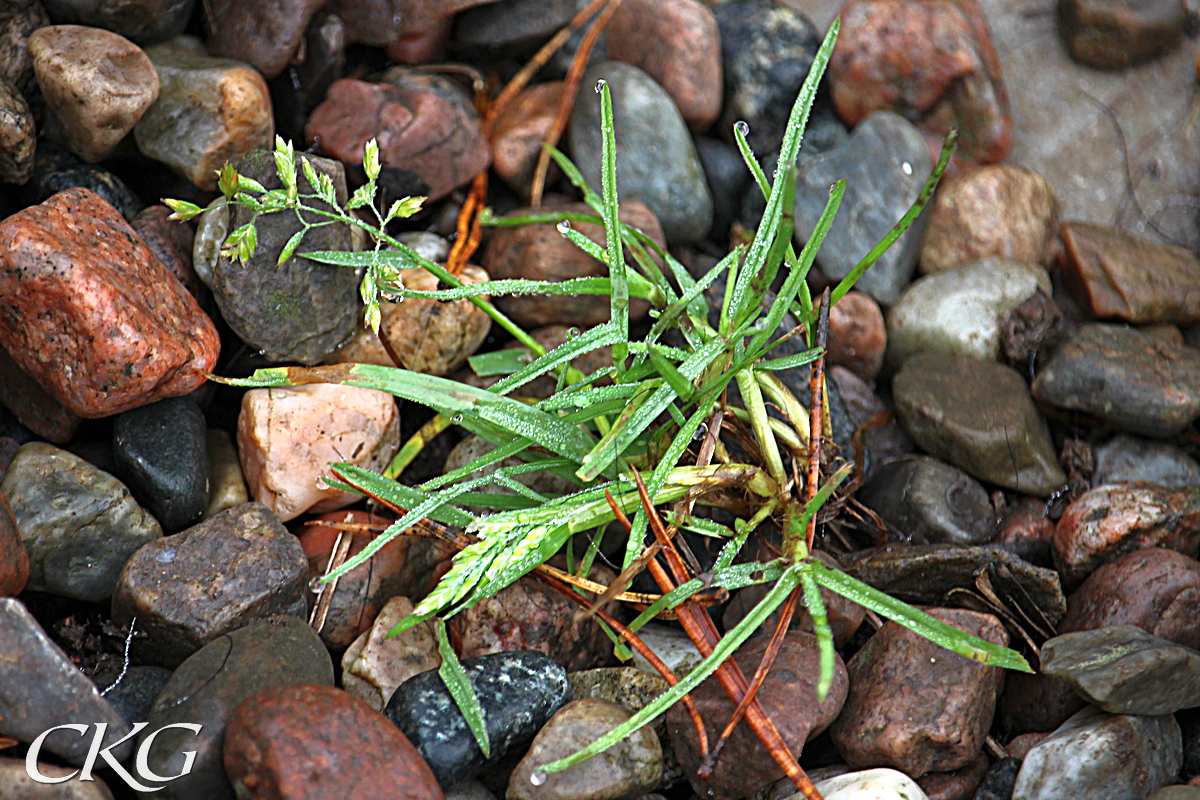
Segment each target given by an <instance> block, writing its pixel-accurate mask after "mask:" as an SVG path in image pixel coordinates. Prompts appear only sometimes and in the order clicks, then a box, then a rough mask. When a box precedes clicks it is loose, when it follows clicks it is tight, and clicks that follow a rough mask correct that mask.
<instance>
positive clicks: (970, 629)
mask: <svg viewBox="0 0 1200 800" xmlns="http://www.w3.org/2000/svg"><path fill="white" fill-rule="evenodd" d="M925 610H926V611H928V612H929V613H930V614H932V615H933V616H934V617H936V618H937V619H940V620H941V621H942V622H945V623H947V624H949V625H953V626H954V627H956V628H958V629H960V630H963V631H966V632H967V633H970V634H973V635H975V636H979V637H980V638H982V639H986V640H987V641H990V642H994V643H995V644H999V645H1007V644H1008V633H1007V632H1006V631H1005V630H1004V626H1003V625H1002V624H1001V623H1000V620H998V619H996V618H995V617H993V616H992V615H991V614H980V613H977V612H974V611H966V610H964V609H958V608H929V609H925ZM847 670H848V671H849V673H850V694H849V696H848V697H847V698H846V707H845V708H844V709H843V710H842V713H841V715H840V716H839V717H838V719H837V721H836V722H834V723H833V726H832V727H831V728H830V733H832V734H833V742H834V744H835V745H836V746H837V748H838V752H840V753H841V754H842V757H843V758H844V759H845V760H846V763H847V764H849V765H850V766H852V767H855V768H856V769H865V768H868V767H895V768H896V769H899V770H901V771H903V772H905V773H907V774H908V775H914V776H917V777H920V776H921V775H924V774H925V773H927V772H931V771H937V772H948V771H951V770H956V769H960V768H962V767H965V766H966V765H967V764H969V763H971V761H972V760H973V759H974V758H975V757H976V756H978V755H979V752H980V750H981V748H982V747H983V740H984V738H985V737H986V736H987V733H988V729H989V728H990V727H991V724H992V715H993V714H994V712H995V710H996V698H997V697H998V696H999V694H1000V687H1001V686H1002V685H1003V681H1004V673H1003V671H1002V670H1001V669H999V668H998V667H987V666H984V665H982V664H979V663H977V662H975V661H971V660H970V659H968V658H965V657H964V656H960V655H958V654H957V653H951V652H950V651H948V650H944V649H943V648H941V647H939V646H938V645H936V644H934V643H933V642H931V641H929V640H928V639H925V638H924V637H922V636H919V635H917V634H915V633H913V632H912V631H910V630H908V629H907V628H904V627H903V626H901V625H900V624H899V623H896V622H888V623H887V624H886V625H884V626H883V627H882V628H880V629H879V631H878V632H876V634H875V635H874V636H872V637H871V638H870V640H868V641H867V644H866V645H864V646H863V648H862V649H861V650H859V651H858V653H857V654H856V655H855V656H854V658H852V659H850V663H849V664H848V665H847Z"/></svg>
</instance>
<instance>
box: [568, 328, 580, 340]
mask: <svg viewBox="0 0 1200 800" xmlns="http://www.w3.org/2000/svg"><path fill="white" fill-rule="evenodd" d="M578 335H579V328H567V338H568V339H574V338H575V337H576V336H578Z"/></svg>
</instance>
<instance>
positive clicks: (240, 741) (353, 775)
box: [224, 684, 443, 800]
mask: <svg viewBox="0 0 1200 800" xmlns="http://www.w3.org/2000/svg"><path fill="white" fill-rule="evenodd" d="M224 761H225V771H226V773H227V774H228V775H229V781H230V783H232V784H233V787H234V792H235V793H236V794H237V795H238V796H239V797H242V796H246V797H250V796H253V797H257V798H262V800H335V798H336V799H337V800H341V798H348V797H363V798H367V797H370V798H372V800H376V799H377V800H441V798H442V796H443V795H442V790H441V788H440V787H439V786H438V784H437V780H436V779H434V777H433V773H432V772H430V771H429V766H428V765H427V764H426V763H425V759H423V758H421V754H420V753H418V752H417V748H415V747H413V746H412V743H411V742H409V741H408V739H407V738H405V736H404V734H403V733H401V732H400V729H399V728H397V727H396V726H395V725H393V724H392V723H390V722H388V720H387V719H386V718H384V716H383V715H382V714H380V713H379V712H378V711H375V710H374V709H372V708H370V707H369V706H367V705H366V704H365V703H363V702H362V701H361V700H358V699H357V698H354V697H351V696H350V695H348V694H346V693H345V692H343V691H342V690H340V689H335V688H333V687H332V686H311V685H304V684H299V685H292V686H279V687H276V688H274V689H267V690H266V691H263V692H259V693H258V694H256V695H252V696H250V697H248V698H247V699H246V700H244V701H242V703H241V704H240V705H238V707H237V708H236V709H234V712H233V715H232V716H231V717H230V718H229V725H228V727H227V728H226V729H225V747H224Z"/></svg>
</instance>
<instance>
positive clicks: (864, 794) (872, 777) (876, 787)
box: [788, 769, 929, 800]
mask: <svg viewBox="0 0 1200 800" xmlns="http://www.w3.org/2000/svg"><path fill="white" fill-rule="evenodd" d="M816 787H817V791H818V792H820V793H821V797H824V798H825V800H929V798H928V796H927V795H926V794H925V792H923V791H921V787H920V786H919V785H918V784H917V782H916V781H914V780H913V779H912V778H910V777H908V776H907V775H905V774H904V773H903V772H897V771H896V770H894V769H868V770H863V771H862V772H847V773H846V774H845V775H838V776H836V777H833V778H827V779H826V780H823V781H821V782H819V783H818V784H816ZM803 796H804V795H803V794H800V793H796V794H794V795H792V796H791V797H790V798H788V800H800V798H802V797H803Z"/></svg>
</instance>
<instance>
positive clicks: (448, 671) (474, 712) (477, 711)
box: [433, 619, 492, 758]
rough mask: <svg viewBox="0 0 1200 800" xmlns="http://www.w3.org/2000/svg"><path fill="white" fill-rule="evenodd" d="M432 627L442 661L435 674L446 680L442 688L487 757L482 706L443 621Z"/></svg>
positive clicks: (443, 680)
mask: <svg viewBox="0 0 1200 800" xmlns="http://www.w3.org/2000/svg"><path fill="white" fill-rule="evenodd" d="M433 629H434V631H435V632H436V633H437V643H438V653H440V654H441V656H442V665H441V666H440V667H438V675H440V676H441V678H442V683H444V684H446V688H447V689H448V690H450V696H451V697H453V698H454V704H455V705H456V706H458V710H459V711H460V712H462V715H463V719H465V720H466V721H467V727H469V728H470V729H471V734H472V735H473V736H474V737H475V743H476V744H478V745H479V749H480V750H482V751H483V756H484V758H490V757H491V755H492V745H491V743H490V742H489V741H488V732H487V723H486V722H485V721H484V718H483V706H481V705H480V704H479V697H478V696H476V694H475V687H473V686H472V685H471V680H470V679H469V678H468V677H467V673H466V670H464V669H463V667H462V664H461V663H460V662H459V660H458V656H457V655H455V653H454V648H453V647H451V646H450V641H449V639H447V638H446V623H445V622H443V621H442V620H440V619H439V620H437V622H436V623H434V626H433Z"/></svg>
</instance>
